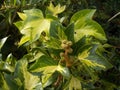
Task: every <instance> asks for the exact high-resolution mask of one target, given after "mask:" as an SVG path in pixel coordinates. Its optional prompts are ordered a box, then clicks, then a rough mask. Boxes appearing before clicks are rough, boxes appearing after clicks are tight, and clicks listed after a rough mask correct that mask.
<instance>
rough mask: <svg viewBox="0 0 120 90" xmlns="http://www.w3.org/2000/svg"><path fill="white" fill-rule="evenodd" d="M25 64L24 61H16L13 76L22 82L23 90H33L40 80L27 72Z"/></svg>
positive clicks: (25, 61)
mask: <svg viewBox="0 0 120 90" xmlns="http://www.w3.org/2000/svg"><path fill="white" fill-rule="evenodd" d="M27 64H28V62H27V60H26V59H23V60H20V61H18V62H17V65H16V70H15V74H14V76H15V77H16V78H19V79H20V81H21V82H23V86H24V89H27V90H33V89H34V88H36V87H38V86H39V85H40V78H38V76H35V75H33V74H31V73H30V72H28V70H27Z"/></svg>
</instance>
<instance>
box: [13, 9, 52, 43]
mask: <svg viewBox="0 0 120 90" xmlns="http://www.w3.org/2000/svg"><path fill="white" fill-rule="evenodd" d="M25 15H26V16H25ZM19 16H20V17H21V18H22V19H23V21H19V22H16V23H15V25H16V26H17V27H18V28H19V29H20V32H21V33H22V34H23V37H22V38H21V40H20V42H19V45H22V44H24V43H26V42H28V41H29V42H30V43H32V42H34V41H36V40H37V39H39V37H40V35H41V33H42V32H43V31H44V32H45V33H46V35H47V36H48V33H49V31H48V30H49V28H50V21H51V20H50V19H45V18H44V17H43V14H42V11H40V10H39V9H31V10H25V11H24V14H20V13H19Z"/></svg>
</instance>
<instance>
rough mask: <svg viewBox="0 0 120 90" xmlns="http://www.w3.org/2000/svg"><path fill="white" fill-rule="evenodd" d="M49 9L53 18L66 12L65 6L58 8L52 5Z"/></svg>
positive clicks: (58, 6)
mask: <svg viewBox="0 0 120 90" xmlns="http://www.w3.org/2000/svg"><path fill="white" fill-rule="evenodd" d="M48 9H49V10H50V11H51V12H52V13H53V16H56V15H57V14H59V13H62V12H63V11H64V10H65V6H62V7H61V6H60V4H58V5H57V6H54V5H53V4H52V3H50V5H49V7H48Z"/></svg>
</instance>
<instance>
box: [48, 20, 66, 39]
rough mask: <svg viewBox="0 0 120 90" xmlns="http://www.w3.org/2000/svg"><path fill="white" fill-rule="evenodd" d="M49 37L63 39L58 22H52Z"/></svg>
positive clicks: (62, 30) (61, 27) (61, 29)
mask: <svg viewBox="0 0 120 90" xmlns="http://www.w3.org/2000/svg"><path fill="white" fill-rule="evenodd" d="M50 36H51V37H54V38H58V39H65V38H66V35H65V33H64V28H63V26H62V24H61V23H59V22H58V21H56V20H55V21H52V22H51V25H50Z"/></svg>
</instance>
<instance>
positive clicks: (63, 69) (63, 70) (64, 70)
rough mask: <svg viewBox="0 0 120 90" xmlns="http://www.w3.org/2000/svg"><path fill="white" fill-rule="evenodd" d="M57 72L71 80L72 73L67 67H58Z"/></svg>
mask: <svg viewBox="0 0 120 90" xmlns="http://www.w3.org/2000/svg"><path fill="white" fill-rule="evenodd" d="M57 71H58V72H60V73H61V74H62V75H63V76H64V77H65V78H67V79H69V78H70V76H71V75H70V71H69V69H68V68H67V67H63V66H60V65H58V67H57Z"/></svg>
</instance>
